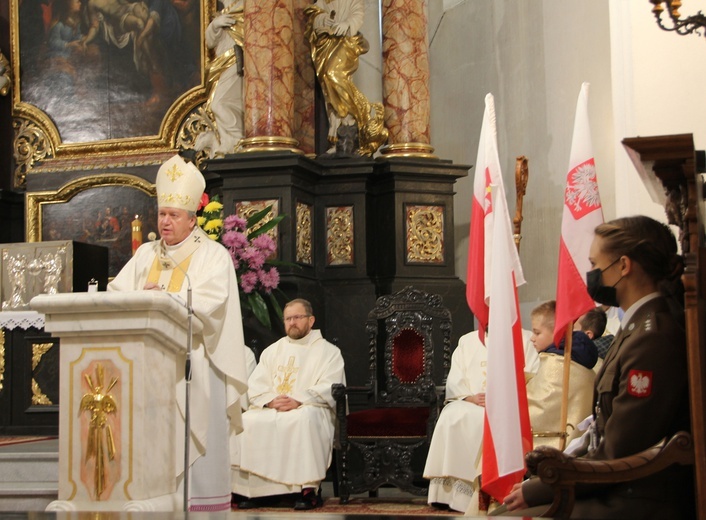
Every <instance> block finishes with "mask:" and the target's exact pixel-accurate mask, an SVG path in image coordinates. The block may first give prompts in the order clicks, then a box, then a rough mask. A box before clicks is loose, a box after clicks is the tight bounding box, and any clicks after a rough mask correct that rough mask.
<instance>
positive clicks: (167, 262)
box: [147, 232, 194, 512]
mask: <svg viewBox="0 0 706 520" xmlns="http://www.w3.org/2000/svg"><path fill="white" fill-rule="evenodd" d="M147 238H149V239H150V240H155V239H156V238H157V236H156V235H155V234H154V232H150V233H149V234H148V235H147ZM159 262H160V264H161V265H162V268H164V269H179V271H181V272H182V273H183V274H184V277H185V278H186V311H187V330H188V336H187V338H186V363H185V365H184V380H185V383H186V388H185V390H186V394H185V401H184V511H186V512H188V510H189V448H190V440H191V350H192V347H193V340H194V336H193V319H194V309H193V307H192V306H191V278H190V277H189V273H187V272H186V269H184V268H183V267H182V266H181V265H179V262H177V261H176V260H175V259H174V257H173V256H172V255H171V254H169V251H167V245H166V244H165V243H164V240H161V241H160V243H159ZM167 294H169V293H168V292H167ZM170 296H171V295H170ZM180 300H181V298H180ZM181 301H182V302H183V300H181ZM182 304H183V303H182Z"/></svg>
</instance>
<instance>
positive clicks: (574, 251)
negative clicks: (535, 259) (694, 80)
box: [554, 83, 603, 345]
mask: <svg viewBox="0 0 706 520" xmlns="http://www.w3.org/2000/svg"><path fill="white" fill-rule="evenodd" d="M588 87H589V84H588V83H584V84H583V85H581V92H580V93H579V98H578V102H577V103H576V119H575V121H574V137H573V140H572V142H571V155H570V157H569V170H568V173H567V174H566V189H565V191H564V211H563V214H562V219H561V242H560V244H559V267H558V278H557V284H556V319H555V322H554V344H555V345H558V344H559V341H561V339H563V338H564V335H565V334H566V328H567V326H568V325H569V323H570V322H572V321H574V320H576V319H577V318H579V317H580V316H581V315H582V314H584V313H586V312H588V311H589V310H591V309H592V308H593V307H595V306H596V303H595V302H594V301H593V299H592V298H591V297H590V296H589V295H588V291H587V290H586V272H588V271H590V270H591V264H590V262H589V260H588V253H589V249H590V247H591V242H592V240H593V230H594V229H595V228H596V226H597V225H598V224H601V223H602V222H603V209H602V207H601V198H600V196H599V195H598V182H597V179H596V163H595V160H594V157H593V144H592V142H591V128H590V126H589V124H588Z"/></svg>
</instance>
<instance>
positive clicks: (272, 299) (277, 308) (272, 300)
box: [268, 291, 284, 320]
mask: <svg viewBox="0 0 706 520" xmlns="http://www.w3.org/2000/svg"><path fill="white" fill-rule="evenodd" d="M279 292H280V293H282V291H279ZM282 294H284V293H282ZM268 296H269V297H270V305H272V308H273V309H274V310H275V314H276V315H277V317H278V318H279V319H280V320H284V314H283V313H282V307H280V304H279V302H278V301H277V298H275V293H274V292H271V293H270V294H269V295H268Z"/></svg>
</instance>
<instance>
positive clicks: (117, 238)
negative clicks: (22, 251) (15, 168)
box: [27, 174, 157, 277]
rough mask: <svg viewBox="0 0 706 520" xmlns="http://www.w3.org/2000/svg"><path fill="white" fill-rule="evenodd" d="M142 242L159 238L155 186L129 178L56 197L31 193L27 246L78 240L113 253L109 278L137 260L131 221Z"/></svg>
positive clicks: (105, 178)
mask: <svg viewBox="0 0 706 520" xmlns="http://www.w3.org/2000/svg"><path fill="white" fill-rule="evenodd" d="M136 215H138V216H139V220H140V221H141V222H142V236H143V237H145V238H147V237H148V235H149V233H150V232H154V233H155V236H157V235H156V233H157V197H156V190H155V187H154V185H153V184H152V183H150V182H149V181H146V180H144V179H142V178H140V177H136V176H134V175H128V174H105V175H93V176H89V177H83V178H79V179H76V180H74V181H71V182H69V183H67V184H65V185H64V186H62V187H61V188H60V189H59V190H57V191H42V192H29V193H27V241H28V242H41V241H43V240H75V241H77V242H85V243H87V244H94V245H99V246H104V247H107V248H108V251H109V254H108V257H109V268H108V274H109V276H111V277H112V276H115V275H116V274H118V272H119V271H120V269H121V268H122V267H123V266H124V265H125V264H126V263H127V261H128V260H129V259H130V257H131V255H132V225H131V224H132V221H133V220H134V219H135V216H136Z"/></svg>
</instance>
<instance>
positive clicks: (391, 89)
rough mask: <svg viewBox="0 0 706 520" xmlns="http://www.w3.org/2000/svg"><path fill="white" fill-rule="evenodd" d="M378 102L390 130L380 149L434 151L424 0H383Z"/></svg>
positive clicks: (388, 151)
mask: <svg viewBox="0 0 706 520" xmlns="http://www.w3.org/2000/svg"><path fill="white" fill-rule="evenodd" d="M382 35H383V36H382V59H383V104H384V105H385V126H386V127H387V128H388V130H389V132H390V137H389V140H388V144H387V145H386V146H385V147H383V148H382V149H381V152H382V153H383V154H384V155H386V156H388V157H390V156H414V157H435V156H434V155H433V152H434V148H433V147H432V146H431V145H430V144H429V142H430V139H429V103H430V100H429V39H428V36H427V0H383V2H382Z"/></svg>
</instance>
